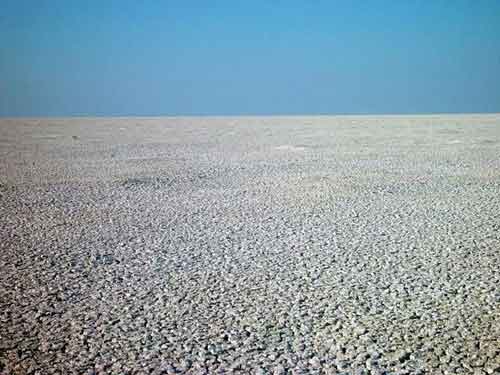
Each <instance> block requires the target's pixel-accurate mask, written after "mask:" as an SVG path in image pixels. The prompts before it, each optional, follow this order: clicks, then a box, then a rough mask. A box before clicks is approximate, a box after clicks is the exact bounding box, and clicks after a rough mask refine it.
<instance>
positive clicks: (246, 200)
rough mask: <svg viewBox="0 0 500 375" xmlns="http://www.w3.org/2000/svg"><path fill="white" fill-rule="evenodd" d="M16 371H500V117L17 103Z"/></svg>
mask: <svg viewBox="0 0 500 375" xmlns="http://www.w3.org/2000/svg"><path fill="white" fill-rule="evenodd" d="M0 153H1V154H0V176H1V181H0V184H1V185H0V270H1V272H0V373H4V374H11V373H12V374H25V373H38V374H56V373H58V374H94V373H95V374H146V373H153V374H162V373H165V374H169V373H176V372H177V373H192V374H203V373H255V374H266V373H271V374H273V373H274V374H286V373H288V374H290V373H293V374H299V373H304V374H309V373H344V374H352V373H355V374H363V373H365V374H367V373H371V374H382V373H387V374H417V373H430V374H459V373H473V374H487V373H495V372H496V373H498V372H499V369H500V272H499V270H500V267H499V266H500V115H499V116H495V115H489V116H441V117H440V116H433V117H335V118H333V117H330V118H329V117H316V118H312V117H311V118H307V117H302V118H301V117H294V118H284V117H283V118H280V117H275V118H219V119H216V118H210V119H209V118H207V119H189V118H178V119H172V118H170V119H168V118H156V119H107V118H101V119H53V120H50V119H46V120H36V119H30V120H22V119H18V120H7V119H5V120H0Z"/></svg>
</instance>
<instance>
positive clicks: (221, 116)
mask: <svg viewBox="0 0 500 375" xmlns="http://www.w3.org/2000/svg"><path fill="white" fill-rule="evenodd" d="M484 115H500V112H427V113H397V112H394V113H316V114H308V113H304V114H285V113H284V114H164V115H135V114H129V115H114V114H110V115H93V114H92V115H87V114H77V115H50V116H46V115H41V116H24V115H14V116H2V115H0V120H16V119H64V118H66V119H67V118H74V119H78V118H81V119H92V118H116V119H120V118H232V117H247V118H260V117H375V116H378V117H410V116H411V117H431V116H484Z"/></svg>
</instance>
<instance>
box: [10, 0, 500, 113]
mask: <svg viewBox="0 0 500 375" xmlns="http://www.w3.org/2000/svg"><path fill="white" fill-rule="evenodd" d="M499 112H500V1H493V0H491V1H489V0H479V1H465V0H457V1H433V2H417V1H415V2H413V1H412V2H410V1H365V2H361V1H323V0H318V1H311V2H305V1H290V2H284V1H281V0H272V1H255V2H242V1H241V2H240V1H214V2H210V3H208V2H207V3H205V2H195V1H182V2H181V1H164V2H155V1H144V2H141V3H139V2H136V1H132V0H123V1H113V0H109V1H97V0H89V1H86V2H79V1H74V0H66V1H64V0H51V1H45V0H41V1H34V0H4V1H3V2H2V11H1V12H0V117H158V116H167V117H170V116H172V117H191V116H221V117H226V116H329V115H338V116H359V115H364V116H369V115H375V116H380V115H444V114H457V115H459V114H483V113H485V114H497V113H499Z"/></svg>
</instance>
